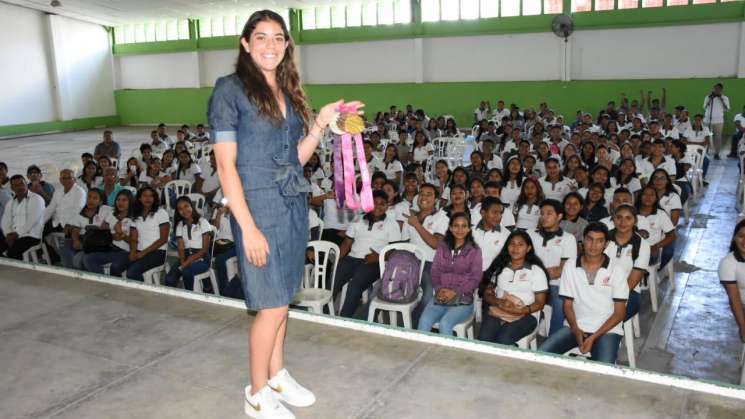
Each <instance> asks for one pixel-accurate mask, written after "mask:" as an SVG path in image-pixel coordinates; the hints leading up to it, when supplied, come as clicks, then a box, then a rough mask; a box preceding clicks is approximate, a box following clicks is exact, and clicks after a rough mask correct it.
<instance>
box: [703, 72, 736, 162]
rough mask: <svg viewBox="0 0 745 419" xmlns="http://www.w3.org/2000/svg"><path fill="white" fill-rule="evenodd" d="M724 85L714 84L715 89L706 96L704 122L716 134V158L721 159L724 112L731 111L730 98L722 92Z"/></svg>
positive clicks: (714, 150) (714, 148)
mask: <svg viewBox="0 0 745 419" xmlns="http://www.w3.org/2000/svg"><path fill="white" fill-rule="evenodd" d="M722 90H724V86H723V85H722V83H717V84H715V85H714V90H712V92H711V93H710V94H709V95H708V96H706V97H705V98H704V109H705V110H706V112H705V113H704V123H705V124H706V125H707V126H709V128H710V129H711V131H712V133H713V134H714V146H713V147H712V149H713V152H714V159H715V160H719V158H720V157H719V152H720V151H721V148H722V129H723V128H724V114H725V113H727V112H729V109H730V107H729V98H728V97H727V96H724V95H723V94H722Z"/></svg>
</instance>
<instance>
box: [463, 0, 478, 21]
mask: <svg viewBox="0 0 745 419" xmlns="http://www.w3.org/2000/svg"><path fill="white" fill-rule="evenodd" d="M460 18H461V19H478V18H479V1H478V0H460Z"/></svg>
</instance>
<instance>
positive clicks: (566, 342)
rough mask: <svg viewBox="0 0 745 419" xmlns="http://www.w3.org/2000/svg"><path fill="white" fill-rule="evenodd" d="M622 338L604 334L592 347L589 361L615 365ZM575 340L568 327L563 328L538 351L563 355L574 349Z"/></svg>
mask: <svg viewBox="0 0 745 419" xmlns="http://www.w3.org/2000/svg"><path fill="white" fill-rule="evenodd" d="M587 336H589V334H588V335H587ZM622 338H623V336H621V335H618V334H615V333H606V334H604V335H603V336H600V337H599V338H598V339H597V340H596V341H595V343H593V345H592V349H591V350H590V354H591V355H592V356H591V357H590V359H592V360H593V361H600V362H606V363H608V364H615V363H616V358H618V347H619V345H620V343H621V339H622ZM577 346H578V345H577V339H576V338H575V337H574V335H573V334H572V331H571V329H569V327H564V328H562V329H561V330H559V331H558V332H556V333H554V334H553V335H551V336H549V338H548V339H546V341H545V342H543V345H541V347H540V348H539V350H541V351H543V352H551V353H555V354H563V353H565V352H567V351H569V350H571V349H574V348H576V347H577Z"/></svg>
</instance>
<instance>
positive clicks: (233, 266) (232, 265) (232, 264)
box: [225, 256, 240, 281]
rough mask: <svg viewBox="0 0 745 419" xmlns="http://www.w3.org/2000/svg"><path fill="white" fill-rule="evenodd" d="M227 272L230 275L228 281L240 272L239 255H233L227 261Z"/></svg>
mask: <svg viewBox="0 0 745 419" xmlns="http://www.w3.org/2000/svg"><path fill="white" fill-rule="evenodd" d="M225 272H226V273H227V275H228V281H230V280H231V279H233V278H235V277H236V276H237V275H238V274H240V269H239V268H238V256H233V257H232V258H230V259H228V260H226V261H225Z"/></svg>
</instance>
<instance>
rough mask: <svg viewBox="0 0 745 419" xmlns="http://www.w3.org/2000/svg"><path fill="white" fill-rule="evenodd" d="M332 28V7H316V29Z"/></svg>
mask: <svg viewBox="0 0 745 419" xmlns="http://www.w3.org/2000/svg"><path fill="white" fill-rule="evenodd" d="M330 27H331V7H329V6H319V7H316V29H328V28H330Z"/></svg>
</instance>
